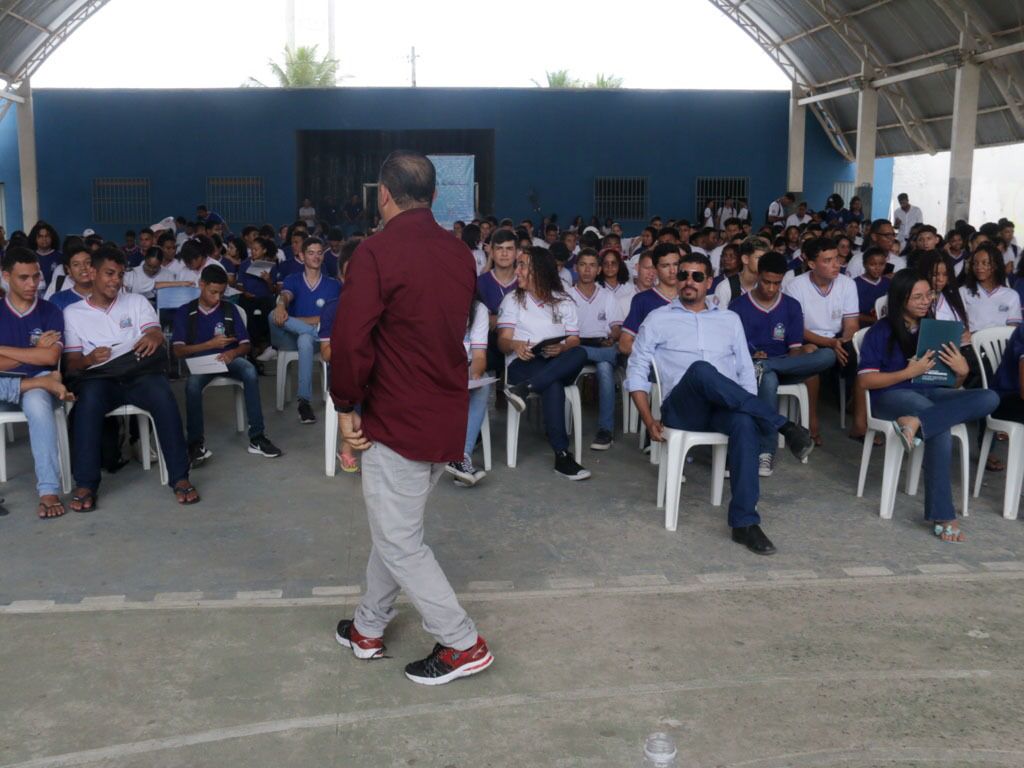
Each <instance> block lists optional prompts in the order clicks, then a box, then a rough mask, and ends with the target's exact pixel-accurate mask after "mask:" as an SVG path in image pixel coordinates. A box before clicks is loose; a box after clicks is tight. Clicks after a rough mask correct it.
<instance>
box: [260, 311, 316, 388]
mask: <svg viewBox="0 0 1024 768" xmlns="http://www.w3.org/2000/svg"><path fill="white" fill-rule="evenodd" d="M270 343H271V344H273V345H274V347H275V348H276V349H284V350H289V351H290V350H296V349H297V350H298V351H299V391H298V398H299V400H305V401H307V402H309V401H310V400H312V399H313V356H314V352H315V351H316V350H317V349H318V348H319V346H320V334H319V332H318V331H317V327H316V326H315V325H309V324H308V323H304V322H302V321H301V320H296V319H295V318H294V317H289V318H288V319H287V320H285V321H284V325H282V326H279V325H278V324H277V323H275V322H274V321H273V320H271V321H270Z"/></svg>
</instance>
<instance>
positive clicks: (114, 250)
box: [92, 243, 128, 269]
mask: <svg viewBox="0 0 1024 768" xmlns="http://www.w3.org/2000/svg"><path fill="white" fill-rule="evenodd" d="M105 261H112V262H114V263H115V264H117V265H118V266H121V267H126V266H128V261H127V259H125V257H124V253H123V252H122V251H121V249H120V248H118V247H117V246H116V245H114V244H113V243H105V244H104V245H102V246H100V249H99V250H98V251H96V253H94V254H93V255H92V268H93V269H99V268H100V267H101V266H102V265H103V262H105Z"/></svg>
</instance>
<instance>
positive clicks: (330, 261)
mask: <svg viewBox="0 0 1024 768" xmlns="http://www.w3.org/2000/svg"><path fill="white" fill-rule="evenodd" d="M340 258H341V251H338V252H337V253H335V252H334V251H332V250H331V249H330V248H328V249H327V250H326V251H324V263H323V266H322V267H321V271H322V272H323V273H324V274H325V275H327V276H328V277H333V278H334V279H336V280H340V279H341V275H339V274H338V260H339V259H340Z"/></svg>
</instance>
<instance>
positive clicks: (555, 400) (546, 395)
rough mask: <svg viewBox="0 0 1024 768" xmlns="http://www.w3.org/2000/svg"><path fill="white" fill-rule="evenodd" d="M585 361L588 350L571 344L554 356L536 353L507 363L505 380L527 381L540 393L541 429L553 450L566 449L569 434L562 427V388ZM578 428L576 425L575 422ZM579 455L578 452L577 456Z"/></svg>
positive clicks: (563, 402) (563, 403)
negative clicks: (542, 418) (542, 425)
mask: <svg viewBox="0 0 1024 768" xmlns="http://www.w3.org/2000/svg"><path fill="white" fill-rule="evenodd" d="M586 364H587V353H586V352H585V351H584V350H583V348H582V347H573V348H572V349H569V350H566V351H565V352H563V353H562V354H560V355H558V356H557V357H541V356H540V355H538V356H537V357H535V358H533V359H532V360H529V361H524V360H513V361H512V362H511V363H509V366H508V383H509V384H519V383H521V382H524V381H528V382H529V383H530V389H531V390H532V391H533V392H536V393H537V394H538V395H540V402H541V410H542V412H543V413H544V429H545V431H546V432H547V436H548V442H549V443H550V444H551V447H552V448H554V449H555V452H556V453H559V452H561V451H565V450H568V448H569V435H568V434H567V433H566V431H565V390H564V389H563V388H564V387H567V386H569V385H570V384H572V383H573V382H574V381H576V377H577V376H579V373H580V371H581V370H583V366H584V365H586ZM576 429H579V425H576ZM576 458H577V459H579V456H577V457H576Z"/></svg>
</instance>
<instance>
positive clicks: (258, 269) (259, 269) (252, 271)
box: [245, 261, 276, 277]
mask: <svg viewBox="0 0 1024 768" xmlns="http://www.w3.org/2000/svg"><path fill="white" fill-rule="evenodd" d="M275 266H276V265H275V264H274V262H272V261H254V262H252V263H251V264H250V265H249V268H248V269H246V270H245V274H247V275H253V276H254V277H260V276H262V275H263V273H264V272H269V271H270V270H272V269H273V268H274V267H275Z"/></svg>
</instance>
